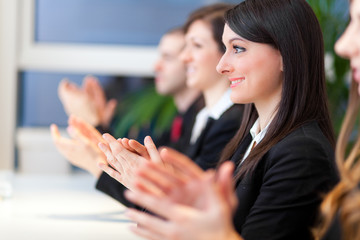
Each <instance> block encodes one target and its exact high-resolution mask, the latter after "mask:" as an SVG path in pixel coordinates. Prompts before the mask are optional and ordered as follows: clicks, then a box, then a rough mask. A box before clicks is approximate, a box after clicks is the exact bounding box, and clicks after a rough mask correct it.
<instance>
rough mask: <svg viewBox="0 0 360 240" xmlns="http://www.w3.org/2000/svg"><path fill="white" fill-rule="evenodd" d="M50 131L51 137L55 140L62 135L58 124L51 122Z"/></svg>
mask: <svg viewBox="0 0 360 240" xmlns="http://www.w3.org/2000/svg"><path fill="white" fill-rule="evenodd" d="M50 133H51V137H52V139H53V140H54V141H56V140H57V139H58V138H60V137H61V135H60V132H59V128H58V127H57V125H56V124H51V125H50Z"/></svg>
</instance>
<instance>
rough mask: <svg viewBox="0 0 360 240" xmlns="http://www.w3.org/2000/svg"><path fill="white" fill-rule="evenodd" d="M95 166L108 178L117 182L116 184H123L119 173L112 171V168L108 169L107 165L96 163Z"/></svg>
mask: <svg viewBox="0 0 360 240" xmlns="http://www.w3.org/2000/svg"><path fill="white" fill-rule="evenodd" d="M97 166H98V167H99V168H100V169H101V170H103V171H104V172H106V173H107V174H108V175H109V176H110V177H112V178H114V179H115V180H117V181H118V182H120V183H122V182H123V178H122V175H121V173H119V172H118V171H116V170H114V169H113V168H111V167H109V166H108V165H107V164H105V163H102V162H98V163H97Z"/></svg>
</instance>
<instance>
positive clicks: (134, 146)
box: [129, 139, 150, 159]
mask: <svg viewBox="0 0 360 240" xmlns="http://www.w3.org/2000/svg"><path fill="white" fill-rule="evenodd" d="M129 146H130V147H131V148H132V149H134V150H135V151H136V152H137V153H138V154H139V155H140V156H143V157H144V158H146V159H150V155H149V153H148V150H147V149H146V147H145V146H144V145H142V144H141V143H139V142H138V141H136V140H133V139H131V140H129Z"/></svg>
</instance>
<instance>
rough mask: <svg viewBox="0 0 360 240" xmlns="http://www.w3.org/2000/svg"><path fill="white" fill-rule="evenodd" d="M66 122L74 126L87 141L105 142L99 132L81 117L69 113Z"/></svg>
mask: <svg viewBox="0 0 360 240" xmlns="http://www.w3.org/2000/svg"><path fill="white" fill-rule="evenodd" d="M68 123H69V126H72V127H75V128H76V129H77V130H78V131H79V133H81V135H83V136H84V137H86V138H88V139H89V141H91V142H93V143H94V144H95V145H97V144H98V143H99V142H105V141H104V140H103V138H102V135H101V133H100V132H99V131H98V130H97V129H96V128H94V127H93V126H92V125H90V124H88V123H87V122H85V121H84V120H82V119H81V118H79V117H76V116H74V115H71V116H70V117H69V120H68Z"/></svg>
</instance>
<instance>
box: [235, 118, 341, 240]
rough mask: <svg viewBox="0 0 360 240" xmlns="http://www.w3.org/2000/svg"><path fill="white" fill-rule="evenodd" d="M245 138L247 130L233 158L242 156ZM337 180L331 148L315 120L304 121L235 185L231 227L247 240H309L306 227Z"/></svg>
mask: <svg viewBox="0 0 360 240" xmlns="http://www.w3.org/2000/svg"><path fill="white" fill-rule="evenodd" d="M250 142H251V136H250V134H249V135H248V136H247V137H246V138H245V140H244V141H243V142H242V143H241V144H240V146H239V148H238V150H237V151H236V152H235V154H234V156H233V157H232V161H234V162H236V163H238V162H239V161H240V160H241V158H242V155H243V154H244V153H245V151H246V149H247V147H248V146H249V144H250ZM245 161H246V160H245ZM240 168H241V166H240ZM337 181H338V174H337V170H336V166H335V161H334V150H333V148H332V146H331V145H330V143H329V141H328V140H327V139H326V137H325V136H324V135H323V133H322V131H321V129H320V128H319V126H318V124H317V122H315V121H314V122H310V123H307V124H304V125H303V126H301V127H300V128H298V129H296V130H295V131H293V132H292V133H290V134H289V135H288V136H286V137H285V138H284V139H282V140H281V141H280V142H278V143H277V144H275V145H274V146H273V147H272V148H271V149H270V150H269V151H268V152H267V153H266V154H265V155H264V156H263V158H262V159H261V160H260V162H259V163H258V165H257V166H256V168H255V170H254V172H253V173H252V174H248V175H246V176H245V177H243V178H242V179H240V180H239V181H238V182H237V183H236V195H237V197H238V200H239V206H238V208H237V210H236V212H235V215H234V224H235V228H236V230H237V231H238V232H239V233H240V234H241V235H242V236H243V238H244V239H246V240H261V239H267V240H269V239H271V240H272V239H287V240H290V239H291V240H296V239H299V240H300V239H301V240H305V239H312V237H311V233H310V228H311V227H312V226H313V223H314V220H315V217H316V213H317V210H318V207H319V204H320V202H321V198H322V195H323V194H324V193H326V192H327V191H329V190H330V189H331V188H332V187H333V186H334V185H335V184H336V182H337Z"/></svg>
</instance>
